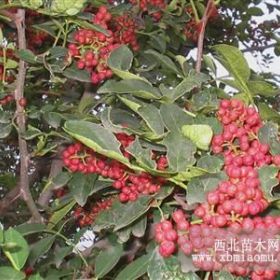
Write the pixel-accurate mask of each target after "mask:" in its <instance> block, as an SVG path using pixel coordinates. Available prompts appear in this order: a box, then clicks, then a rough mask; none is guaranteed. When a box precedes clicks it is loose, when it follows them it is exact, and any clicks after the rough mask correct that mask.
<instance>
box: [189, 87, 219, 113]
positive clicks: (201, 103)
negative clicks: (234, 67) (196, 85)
mask: <svg viewBox="0 0 280 280" xmlns="http://www.w3.org/2000/svg"><path fill="white" fill-rule="evenodd" d="M218 106H219V101H218V98H217V92H216V90H215V89H213V88H211V89H206V90H203V91H201V92H200V93H199V94H194V95H193V97H192V107H191V108H192V111H196V112H197V111H203V112H205V113H207V112H212V111H213V110H216V109H218Z"/></svg>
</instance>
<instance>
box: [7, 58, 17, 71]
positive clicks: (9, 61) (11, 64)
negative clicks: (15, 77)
mask: <svg viewBox="0 0 280 280" xmlns="http://www.w3.org/2000/svg"><path fill="white" fill-rule="evenodd" d="M5 66H6V69H15V68H17V67H18V63H17V62H16V61H15V60H13V59H9V58H8V59H7V61H6V65H5Z"/></svg>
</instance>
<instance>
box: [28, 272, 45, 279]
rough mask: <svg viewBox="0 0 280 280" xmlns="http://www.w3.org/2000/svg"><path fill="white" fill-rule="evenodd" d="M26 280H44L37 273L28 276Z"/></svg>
mask: <svg viewBox="0 0 280 280" xmlns="http://www.w3.org/2000/svg"><path fill="white" fill-rule="evenodd" d="M28 280H44V278H42V277H41V275H40V274H39V273H36V274H33V275H31V276H29V278H28Z"/></svg>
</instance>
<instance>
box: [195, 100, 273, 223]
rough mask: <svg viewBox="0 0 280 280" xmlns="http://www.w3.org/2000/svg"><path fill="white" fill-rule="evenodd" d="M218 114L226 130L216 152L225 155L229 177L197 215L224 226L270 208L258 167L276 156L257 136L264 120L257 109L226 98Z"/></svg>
mask: <svg viewBox="0 0 280 280" xmlns="http://www.w3.org/2000/svg"><path fill="white" fill-rule="evenodd" d="M217 117H218V119H219V120H220V122H221V123H222V125H223V131H222V133H221V134H219V135H215V136H214V137H213V139H212V151H213V152H214V153H216V154H222V155H223V156H224V171H225V172H226V174H227V175H228V180H226V181H222V182H220V183H219V185H218V186H217V188H216V189H215V190H213V191H211V192H209V193H208V194H207V202H206V203H204V204H202V205H201V206H199V207H198V208H197V209H196V210H195V214H196V216H198V217H200V218H202V219H203V221H204V222H205V223H207V224H212V225H214V226H216V227H224V226H226V225H228V224H230V223H232V222H234V221H235V220H236V219H239V218H240V217H246V216H248V215H252V216H255V215H257V214H259V213H261V212H263V211H264V210H265V209H266V208H267V206H268V202H267V200H266V199H265V197H264V195H263V192H262V190H261V188H260V180H259V178H258V171H257V168H258V167H261V166H263V165H268V164H271V163H272V159H273V157H272V156H271V155H270V153H269V145H267V144H262V143H260V142H259V140H258V139H257V136H256V134H257V132H258V130H259V129H260V127H261V126H262V122H261V119H260V116H259V114H258V112H257V111H256V110H255V109H254V108H252V107H246V106H245V105H244V104H243V103H242V102H241V101H239V100H237V99H232V100H222V101H221V103H220V107H219V110H218V113H217ZM275 158H276V160H277V159H278V156H277V157H275Z"/></svg>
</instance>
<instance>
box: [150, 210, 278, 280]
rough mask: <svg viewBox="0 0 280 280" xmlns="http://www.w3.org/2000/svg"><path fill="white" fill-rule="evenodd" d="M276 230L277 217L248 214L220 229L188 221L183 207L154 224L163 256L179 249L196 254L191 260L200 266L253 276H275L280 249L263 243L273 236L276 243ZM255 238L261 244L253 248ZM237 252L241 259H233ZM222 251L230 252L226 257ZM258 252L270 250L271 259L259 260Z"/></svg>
mask: <svg viewBox="0 0 280 280" xmlns="http://www.w3.org/2000/svg"><path fill="white" fill-rule="evenodd" d="M279 233H280V217H272V216H266V217H264V218H263V217H255V218H248V217H247V218H244V219H243V220H242V221H241V222H236V223H233V224H231V225H230V226H229V227H228V228H225V229H222V228H217V227H214V226H212V225H207V224H205V223H202V224H191V223H190V222H189V221H188V220H187V218H186V214H185V213H184V212H183V211H182V210H176V211H175V212H173V214H172V219H171V220H162V221H161V222H160V223H158V224H157V225H156V226H155V239H156V241H157V242H158V243H159V244H160V245H159V253H160V254H161V255H162V256H163V257H170V256H171V255H172V254H174V253H176V252H177V251H178V250H179V251H181V252H183V253H184V254H185V255H186V256H190V255H195V256H196V257H193V258H192V260H193V264H194V265H195V266H196V267H197V268H199V269H200V270H203V271H221V270H226V271H229V272H230V273H232V274H235V275H237V276H248V275H250V274H251V279H254V280H265V279H266V280H272V279H275V276H276V271H278V270H279V268H280V267H279V260H280V252H279V249H277V248H278V247H277V246H276V245H274V246H273V245H272V243H271V244H270V248H269V247H268V244H267V245H266V246H265V245H264V244H265V242H266V243H269V242H273V240H274V241H275V244H276V242H277V239H276V238H277V237H276V235H277V234H279ZM269 240H270V241H269ZM278 241H279V240H278ZM258 242H262V246H263V247H261V249H260V248H258V249H257V250H254V247H253V246H254V245H255V244H260V243H258ZM248 244H249V245H248ZM259 246H260V245H259ZM236 252H240V254H241V253H242V254H241V255H240V261H236V262H234V261H232V260H233V256H234V255H235V256H236ZM225 254H226V255H229V256H227V257H226V258H225ZM259 254H262V255H265V254H266V255H269V254H270V260H271V259H273V260H274V261H271V262H269V263H268V262H267V260H259V258H258V257H259ZM256 255H258V256H257V257H256ZM235 258H236V257H235ZM241 260H242V261H241ZM275 260H276V262H275ZM277 260H278V261H277Z"/></svg>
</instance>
